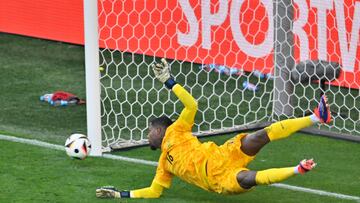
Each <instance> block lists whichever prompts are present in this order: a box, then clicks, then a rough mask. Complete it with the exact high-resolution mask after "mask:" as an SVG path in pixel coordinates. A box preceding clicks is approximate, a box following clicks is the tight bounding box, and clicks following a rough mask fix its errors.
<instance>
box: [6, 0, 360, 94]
mask: <svg viewBox="0 0 360 203" xmlns="http://www.w3.org/2000/svg"><path fill="white" fill-rule="evenodd" d="M294 3H295V19H294V24H293V31H294V34H295V50H294V51H295V53H294V55H295V59H296V61H297V62H298V61H301V60H305V59H323V60H328V61H336V62H339V63H340V64H342V67H343V72H342V74H341V76H340V78H339V79H338V80H337V81H335V82H334V84H336V85H341V86H347V87H352V88H357V89H360V39H359V36H360V0H294ZM98 5H99V29H100V45H101V46H102V47H108V48H111V49H118V50H122V51H128V52H135V53H140V54H147V55H156V56H159V57H168V58H176V59H177V60H185V61H194V62H197V63H217V64H224V65H227V66H231V67H238V68H242V69H245V70H247V71H251V70H254V69H258V70H261V71H263V72H265V73H267V72H270V71H271V70H272V67H273V41H274V37H273V34H274V28H273V16H272V15H273V3H272V1H271V0H231V1H227V0H216V1H215V0H198V1H193V0H177V1H166V0H160V1H145V0H99V1H98ZM82 9H83V7H82V1H80V0H53V1H47V0H37V1H26V0H18V1H10V0H0V31H2V32H10V33H17V34H24V35H28V36H35V37H40V38H45V39H53V40H59V41H65V42H71V43H79V44H83V19H82V18H83V14H82Z"/></svg>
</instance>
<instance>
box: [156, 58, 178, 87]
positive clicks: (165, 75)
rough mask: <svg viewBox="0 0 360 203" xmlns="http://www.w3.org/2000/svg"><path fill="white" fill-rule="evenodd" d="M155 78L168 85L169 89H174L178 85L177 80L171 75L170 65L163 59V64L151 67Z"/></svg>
mask: <svg viewBox="0 0 360 203" xmlns="http://www.w3.org/2000/svg"><path fill="white" fill-rule="evenodd" d="M151 67H152V69H153V71H154V74H155V77H156V78H157V79H158V80H159V81H160V82H162V83H164V84H165V85H166V87H167V88H169V89H172V87H173V86H174V85H175V84H176V82H175V80H174V79H173V78H172V77H171V75H170V70H169V64H168V63H167V61H166V60H165V59H164V58H162V59H161V63H157V64H155V65H154V64H152V65H151Z"/></svg>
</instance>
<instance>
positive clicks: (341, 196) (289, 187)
mask: <svg viewBox="0 0 360 203" xmlns="http://www.w3.org/2000/svg"><path fill="white" fill-rule="evenodd" d="M0 140H6V141H11V142H17V143H23V144H29V145H34V146H39V147H43V148H48V149H55V150H61V151H65V149H64V146H61V145H56V144H50V143H47V142H43V141H38V140H34V139H25V138H19V137H14V136H8V135H2V134H0ZM102 157H103V158H107V159H113V160H121V161H126V162H132V163H138V164H143V165H149V166H157V162H155V161H148V160H142V159H135V158H129V157H124V156H118V155H112V154H104V155H103V156H102ZM270 186H272V187H277V188H282V189H287V190H292V191H297V192H305V193H311V194H315V195H321V196H328V197H334V198H337V199H346V200H356V201H359V202H360V197H358V196H351V195H344V194H339V193H334V192H327V191H323V190H316V189H310V188H305V187H298V186H293V185H287V184H282V183H275V184H272V185H270Z"/></svg>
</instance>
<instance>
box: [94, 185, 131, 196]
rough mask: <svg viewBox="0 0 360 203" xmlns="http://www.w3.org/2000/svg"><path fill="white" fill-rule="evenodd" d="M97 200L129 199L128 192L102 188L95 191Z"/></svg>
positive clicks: (106, 187) (112, 187)
mask: <svg viewBox="0 0 360 203" xmlns="http://www.w3.org/2000/svg"><path fill="white" fill-rule="evenodd" d="M96 197H98V198H130V192H129V191H119V190H117V189H116V188H115V187H114V186H103V187H100V188H97V189H96Z"/></svg>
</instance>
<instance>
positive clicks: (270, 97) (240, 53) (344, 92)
mask: <svg viewBox="0 0 360 203" xmlns="http://www.w3.org/2000/svg"><path fill="white" fill-rule="evenodd" d="M98 20H99V46H100V52H99V55H100V67H101V71H100V82H101V126H102V127H101V129H102V146H103V149H104V150H105V151H109V150H111V149H117V148H123V147H129V146H138V145H144V144H147V127H148V122H149V120H150V119H152V118H155V117H158V116H161V115H167V116H169V117H170V118H172V119H176V118H177V117H178V115H179V113H180V112H181V110H182V108H183V106H182V104H181V102H180V101H179V100H178V99H177V98H176V97H175V95H174V94H172V93H171V91H169V90H167V89H166V88H165V87H164V86H163V85H162V84H161V83H160V82H158V81H156V80H155V78H154V75H153V73H152V70H151V68H150V65H151V64H152V63H155V62H159V61H160V58H162V57H164V58H166V59H167V61H168V62H169V64H170V65H171V73H172V75H173V77H174V78H175V80H176V81H177V82H178V83H180V84H182V85H183V86H184V87H185V88H186V89H187V90H188V91H189V92H190V93H191V94H192V95H193V96H194V97H195V98H196V100H197V101H198V104H199V111H198V113H197V115H196V118H195V125H194V127H193V132H194V133H195V134H197V135H208V134H211V133H221V132H224V131H225V132H226V131H228V130H229V129H239V128H241V126H245V127H246V126H251V124H257V123H265V122H272V121H275V120H277V119H282V118H290V117H298V116H303V115H306V114H307V113H308V112H311V111H312V109H313V108H315V107H316V105H317V101H318V100H319V98H320V95H321V94H322V93H325V94H326V95H327V96H328V97H329V101H330V105H331V108H332V110H333V111H334V112H333V116H334V122H333V124H332V125H325V126H322V127H321V130H325V132H330V131H331V132H339V133H346V134H351V135H359V134H360V123H359V120H360V118H359V111H360V96H359V95H360V94H359V88H360V70H359V69H360V68H359V66H360V51H359V47H360V46H359V26H360V2H358V1H353V0H344V1H332V0H325V1H324V0H312V1H308V0H294V1H291V0H285V1H280V0H274V1H270V0H232V1H226V0H219V1H211V0H202V1H192V0H190V1H188V0H177V1H135V0H100V1H98ZM230 131H231V130H230Z"/></svg>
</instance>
